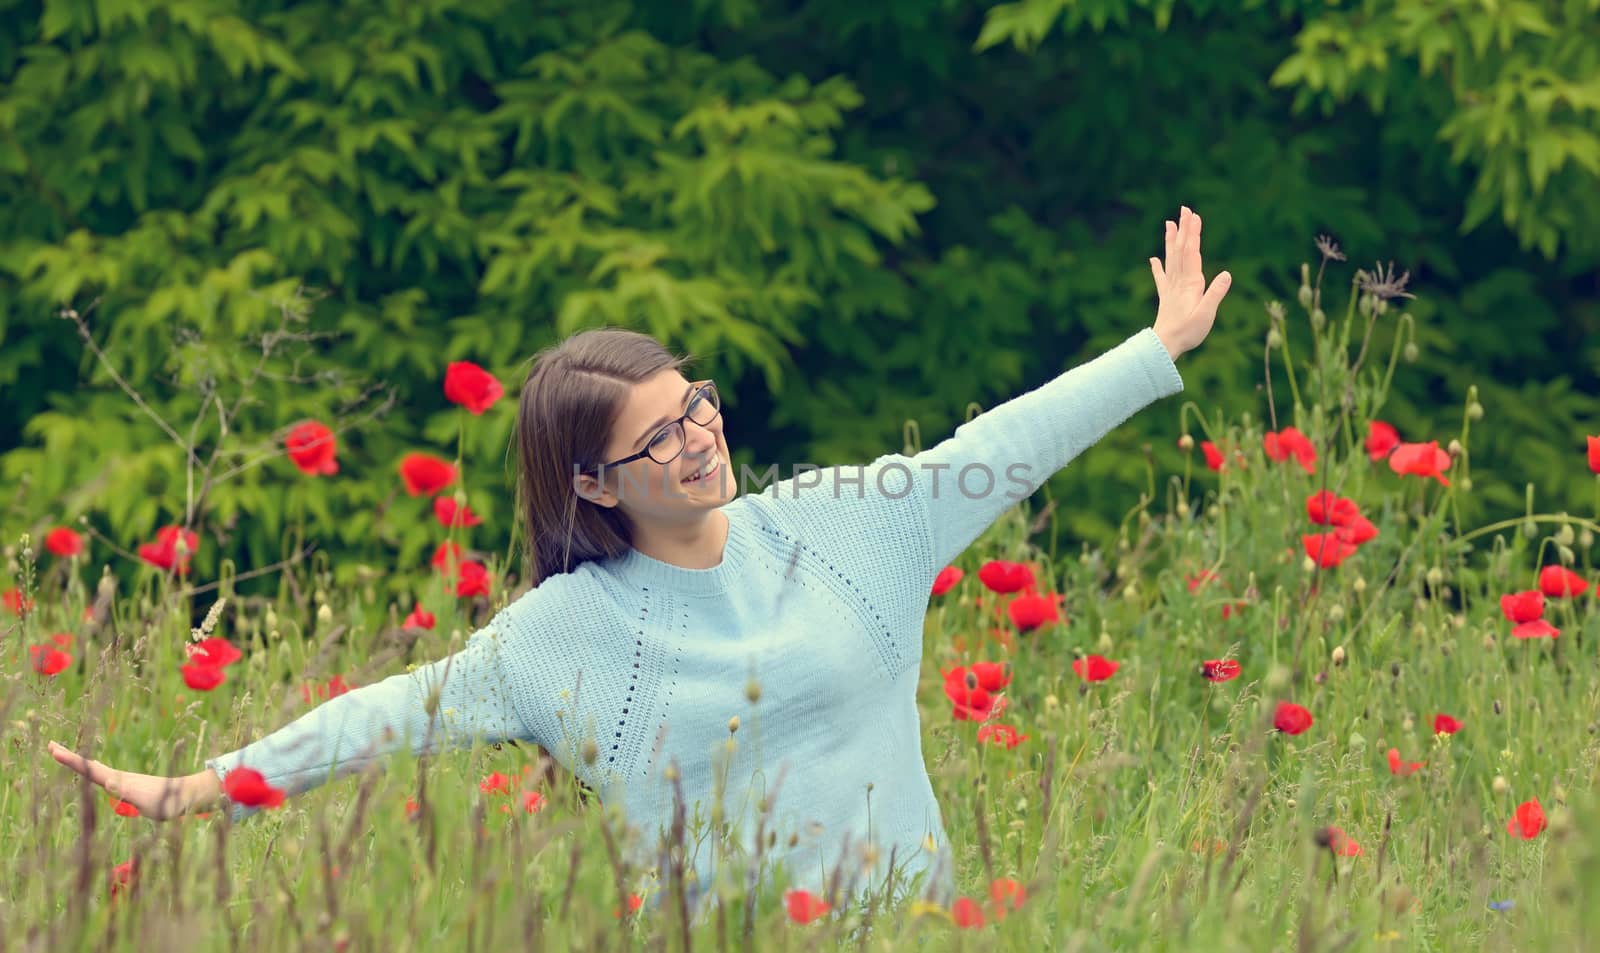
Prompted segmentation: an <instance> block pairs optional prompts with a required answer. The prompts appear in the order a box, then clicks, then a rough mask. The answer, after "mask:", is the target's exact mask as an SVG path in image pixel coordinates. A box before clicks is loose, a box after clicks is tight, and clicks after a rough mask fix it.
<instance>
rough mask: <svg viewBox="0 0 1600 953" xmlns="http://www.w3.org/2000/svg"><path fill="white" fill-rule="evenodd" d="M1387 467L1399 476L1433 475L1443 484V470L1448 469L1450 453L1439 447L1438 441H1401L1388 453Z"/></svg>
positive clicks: (1445, 481)
mask: <svg viewBox="0 0 1600 953" xmlns="http://www.w3.org/2000/svg"><path fill="white" fill-rule="evenodd" d="M1389 469H1391V470H1393V471H1394V472H1396V473H1398V474H1400V475H1401V476H1406V475H1412V476H1420V477H1433V478H1434V479H1436V480H1438V481H1439V482H1440V483H1443V484H1444V485H1445V486H1449V485H1450V481H1449V480H1447V479H1445V476H1444V471H1446V470H1448V469H1450V454H1448V453H1445V452H1444V451H1443V450H1440V449H1439V441H1437V440H1430V441H1428V442H1427V443H1402V444H1399V445H1397V446H1396V447H1395V448H1394V452H1393V453H1391V454H1389Z"/></svg>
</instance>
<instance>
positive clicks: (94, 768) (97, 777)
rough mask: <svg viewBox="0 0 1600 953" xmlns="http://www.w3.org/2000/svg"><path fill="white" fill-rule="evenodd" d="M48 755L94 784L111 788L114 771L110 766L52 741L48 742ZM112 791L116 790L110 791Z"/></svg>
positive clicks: (109, 789)
mask: <svg viewBox="0 0 1600 953" xmlns="http://www.w3.org/2000/svg"><path fill="white" fill-rule="evenodd" d="M50 756H51V757H52V758H55V759H56V761H58V762H60V763H61V764H63V765H66V766H67V767H69V768H71V769H72V770H74V771H76V772H78V773H79V774H81V775H83V776H84V777H86V778H88V779H89V780H90V781H93V782H94V783H95V784H98V785H100V786H101V787H103V788H105V789H106V790H108V791H111V790H112V788H111V786H110V782H111V781H112V780H113V777H114V775H115V774H116V772H114V771H112V770H111V769H110V768H108V767H106V766H105V765H103V764H101V763H100V762H98V761H91V760H89V759H88V758H85V757H84V756H83V755H81V754H78V753H76V752H73V751H68V750H67V749H66V748H63V747H62V746H61V745H58V744H56V743H55V742H54V741H52V742H50ZM112 793H116V792H115V791H112Z"/></svg>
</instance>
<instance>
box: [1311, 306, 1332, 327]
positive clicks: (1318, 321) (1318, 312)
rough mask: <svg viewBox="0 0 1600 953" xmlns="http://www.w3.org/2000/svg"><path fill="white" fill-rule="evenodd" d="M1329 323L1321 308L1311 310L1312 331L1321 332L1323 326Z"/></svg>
mask: <svg viewBox="0 0 1600 953" xmlns="http://www.w3.org/2000/svg"><path fill="white" fill-rule="evenodd" d="M1327 323H1328V316H1327V315H1326V314H1323V313H1322V309H1321V308H1313V309H1312V310H1311V330H1313V331H1321V330H1322V328H1323V326H1324V325H1326V324H1327Z"/></svg>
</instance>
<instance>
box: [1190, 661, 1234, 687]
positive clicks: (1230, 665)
mask: <svg viewBox="0 0 1600 953" xmlns="http://www.w3.org/2000/svg"><path fill="white" fill-rule="evenodd" d="M1200 674H1201V676H1202V677H1204V678H1207V679H1209V680H1211V681H1213V682H1226V681H1228V680H1229V679H1233V678H1238V677H1239V663H1238V662H1236V661H1234V660H1233V659H1231V658H1230V659H1209V660H1207V661H1204V662H1201V663H1200Z"/></svg>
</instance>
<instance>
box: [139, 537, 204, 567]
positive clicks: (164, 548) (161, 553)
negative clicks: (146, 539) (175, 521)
mask: <svg viewBox="0 0 1600 953" xmlns="http://www.w3.org/2000/svg"><path fill="white" fill-rule="evenodd" d="M180 532H181V534H182V540H183V545H184V547H185V550H186V551H185V552H184V553H183V555H182V556H179V555H178V540H179V535H180ZM199 548H200V536H199V534H197V533H196V532H195V531H194V530H192V529H181V528H180V527H178V526H163V527H161V529H159V530H157V531H156V541H155V542H153V543H140V544H139V558H140V559H143V560H144V561H145V562H147V563H149V564H150V565H152V566H154V567H156V568H157V569H167V570H176V571H177V572H178V574H179V575H183V574H186V573H188V571H189V558H190V557H191V556H193V555H194V552H195V550H197V549H199Z"/></svg>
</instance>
